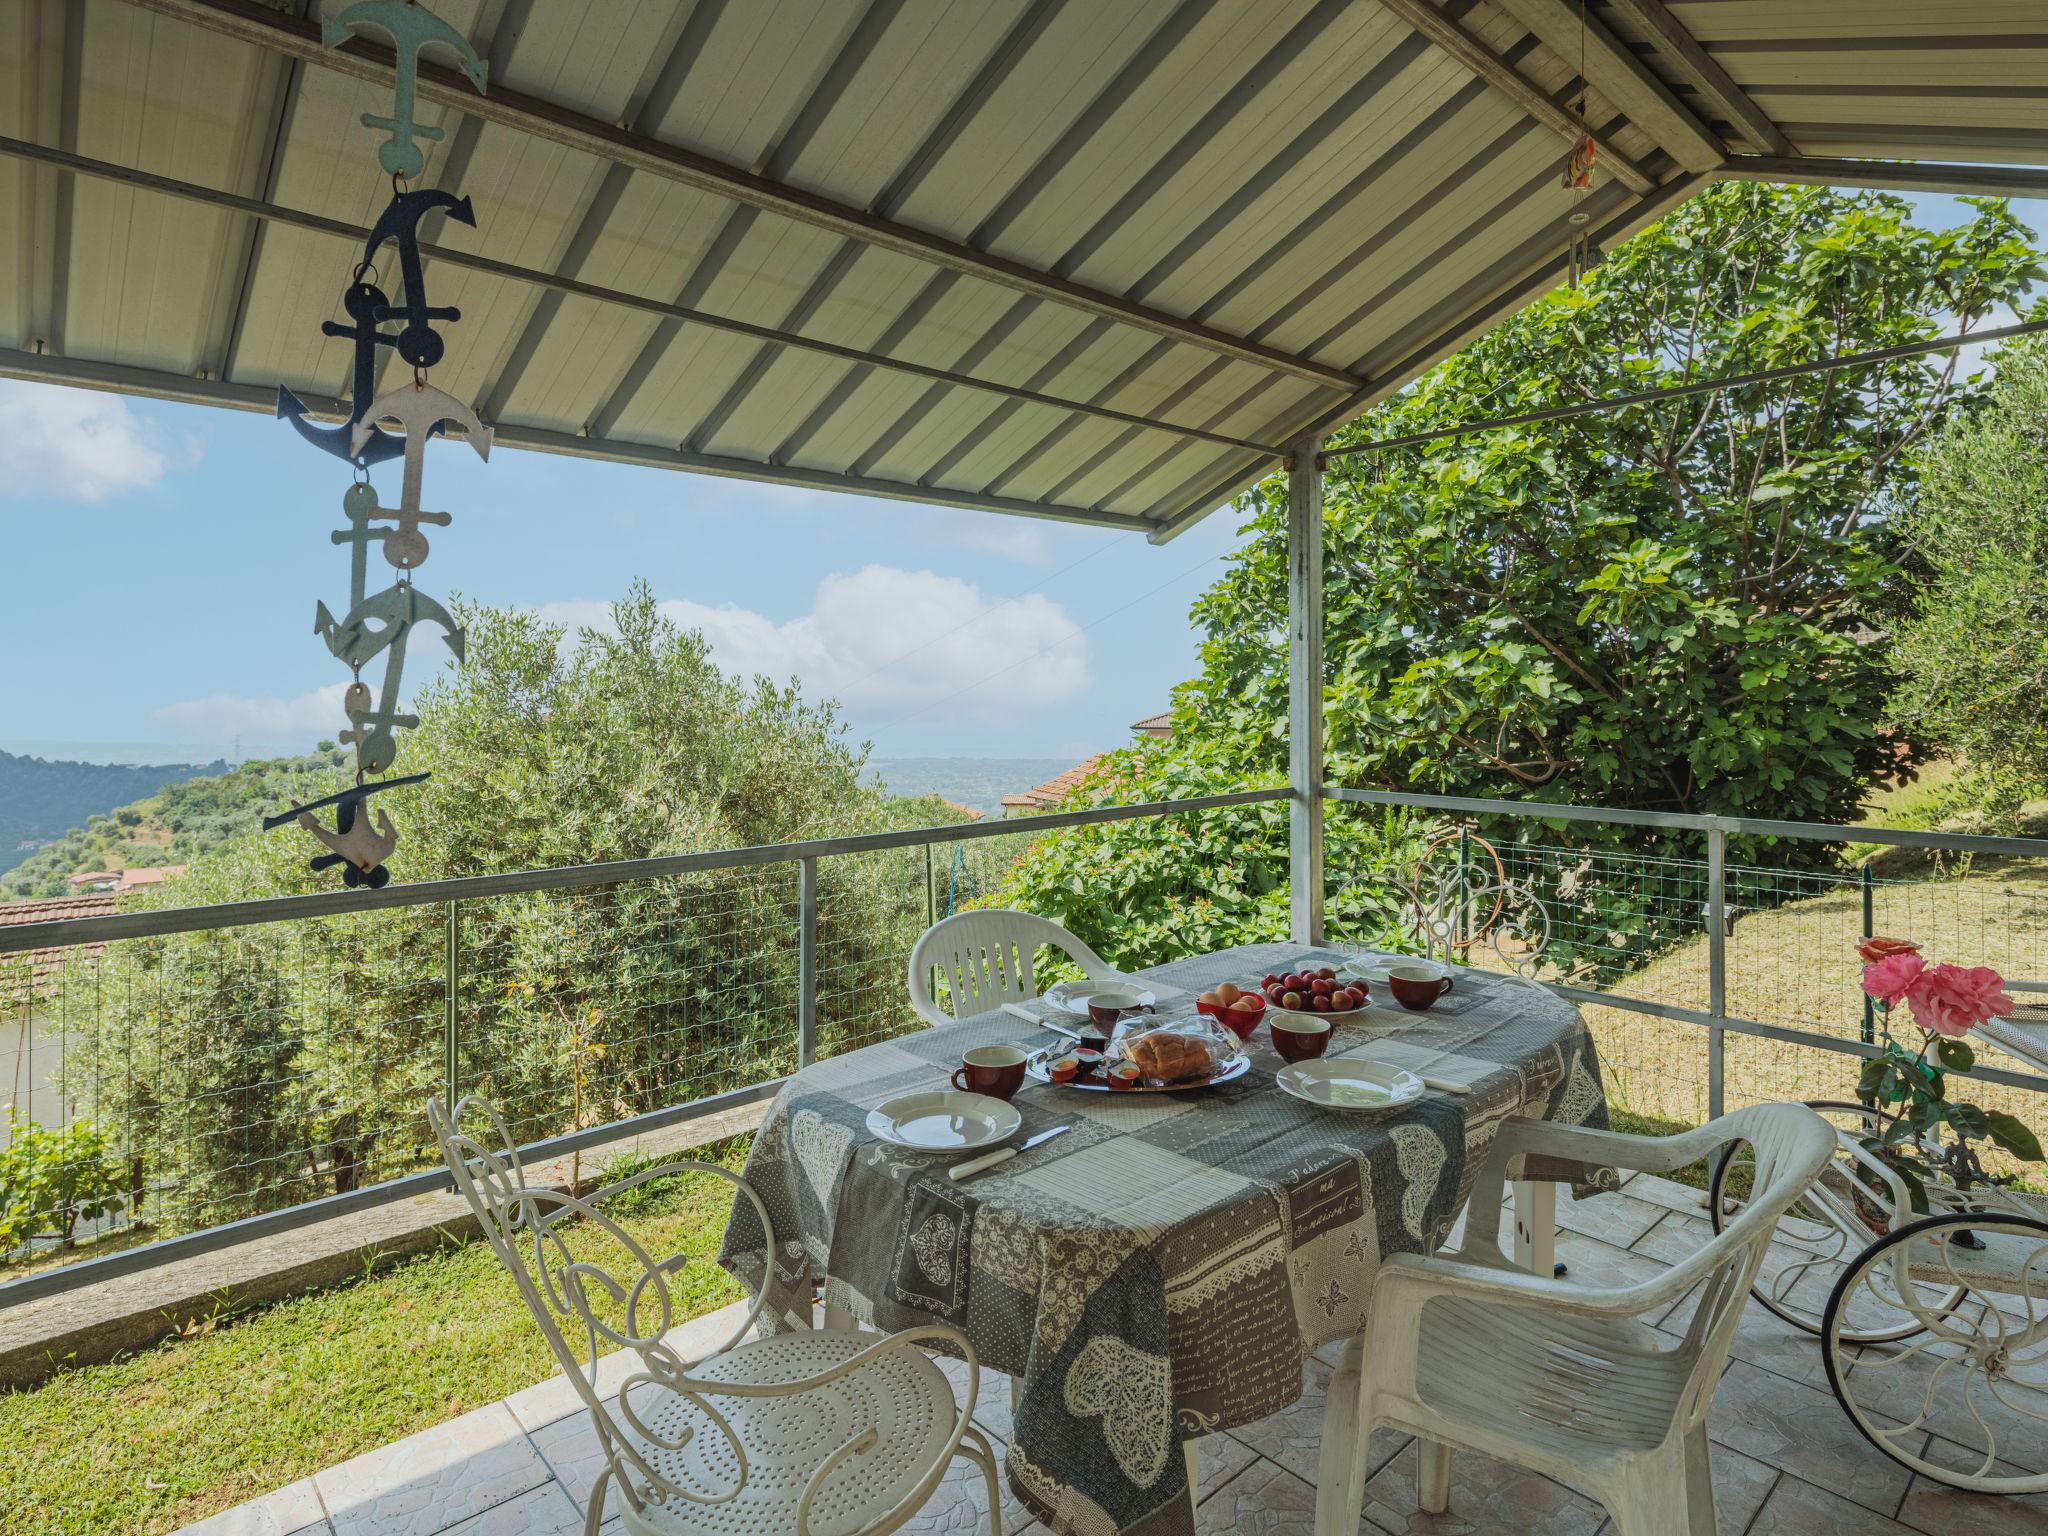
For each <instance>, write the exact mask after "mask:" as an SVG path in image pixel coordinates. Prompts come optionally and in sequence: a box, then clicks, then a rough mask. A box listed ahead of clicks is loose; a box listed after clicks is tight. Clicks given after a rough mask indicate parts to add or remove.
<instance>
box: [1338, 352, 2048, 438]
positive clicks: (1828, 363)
mask: <svg viewBox="0 0 2048 1536" xmlns="http://www.w3.org/2000/svg"><path fill="white" fill-rule="evenodd" d="M2036 331H2048V320H2029V321H2027V322H2026V323H2025V324H2023V325H2007V326H2001V327H1999V328H1998V329H1996V330H1989V331H1975V332H1964V333H1963V334H1961V335H1957V336H1937V337H1935V338H1934V339H1933V340H1931V341H1909V342H1905V343H1903V344H1901V345H1899V346H1896V347H1879V348H1878V349H1877V350H1876V351H1873V352H1851V353H1849V354H1847V355H1845V356H1842V357H1829V358H1823V359H1822V360H1821V361H1819V362H1817V363H1789V364H1787V365H1786V366H1785V367H1783V368H1766V369H1764V370H1762V371H1761V372H1759V373H1731V374H1725V375H1723V376H1722V377H1720V378H1718V379H1700V380H1697V381H1695V382H1693V383H1691V384H1671V385H1667V386H1666V387H1665V388H1663V389H1650V390H1645V391H1643V393H1641V394H1639V395H1619V396H1616V397H1615V398H1614V399H1611V400H1581V401H1579V402H1577V403H1576V404H1574V405H1557V406H1552V407H1550V408H1549V409H1548V410H1542V411H1525V412H1523V413H1522V414H1521V415H1519V416H1493V417H1485V418H1482V419H1480V420H1478V421H1468V422H1465V423H1464V424H1462V425H1460V426H1455V427H1438V428H1436V429H1435V430H1433V431H1429V432H1405V433H1403V434H1402V435H1401V436H1399V437H1382V438H1378V439H1376V440H1375V441H1373V442H1369V443H1357V444H1354V445H1352V446H1351V447H1348V448H1331V449H1329V450H1327V451H1326V452H1325V453H1324V455H1323V457H1324V458H1326V459H1349V458H1355V457H1357V456H1358V455H1360V454H1367V453H1379V452H1381V451H1383V450H1385V449H1388V448H1412V447H1414V446H1415V445H1416V444H1418V443H1435V442H1441V441H1443V439H1445V438H1447V437H1466V436H1469V435H1471V434H1473V433H1477V432H1492V431H1496V430H1497V429H1499V428H1501V427H1526V426H1531V425H1533V424H1535V423H1537V422H1542V421H1563V420H1565V419H1567V418H1569V417H1572V416H1589V415H1591V414H1593V413H1594V412H1595V411H1618V410H1620V409H1622V408H1623V407H1624V406H1630V405H1650V404H1654V403H1655V402H1657V401H1659V400H1681V399H1684V398H1685V397H1686V396H1688V395H1710V394H1714V393H1716V392H1717V391H1720V390H1724V389H1737V388H1740V387H1741V386H1743V385H1745V384H1770V383H1774V382H1776V381H1777V380H1779V379H1796V378H1798V377H1799V376H1800V375H1802V374H1808V373H1827V372H1829V371H1831V370H1833V369H1836V368H1861V367H1863V366H1864V365H1865V364H1868V363H1888V362H1891V361H1893V360H1894V359H1897V358H1902V357H1920V356H1923V355H1924V354H1926V353H1929V352H1943V351H1946V350H1948V349H1949V348H1950V347H1962V346H1970V345H1973V344H1977V343H1983V342H1990V341H2010V340H2011V339H2012V338H2013V337H2015V336H2031V335H2033V334H2034V333H2035V332H2036Z"/></svg>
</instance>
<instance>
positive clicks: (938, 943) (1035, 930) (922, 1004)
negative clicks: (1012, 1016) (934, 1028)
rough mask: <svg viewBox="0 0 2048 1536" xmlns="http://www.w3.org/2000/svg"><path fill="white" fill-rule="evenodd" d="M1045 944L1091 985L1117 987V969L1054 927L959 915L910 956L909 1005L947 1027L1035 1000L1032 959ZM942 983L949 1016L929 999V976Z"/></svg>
mask: <svg viewBox="0 0 2048 1536" xmlns="http://www.w3.org/2000/svg"><path fill="white" fill-rule="evenodd" d="M1041 944H1049V945H1051V946H1052V947H1053V948H1054V949H1057V950H1061V951H1063V952H1065V953H1066V954H1067V955H1068V956H1070V957H1071V958H1072V959H1073V961H1074V962H1075V963H1076V964H1077V965H1079V966H1080V967H1081V969H1082V971H1083V972H1085V973H1086V975H1087V977H1088V979H1089V980H1090V981H1099V982H1103V983H1105V984H1107V983H1109V982H1114V981H1121V980H1122V979H1123V978H1122V977H1120V976H1119V975H1118V974H1117V971H1116V967H1115V966H1113V965H1111V964H1110V963H1109V962H1108V961H1107V960H1105V959H1103V958H1102V956H1100V955H1098V954H1096V953H1095V951H1094V950H1092V949H1090V948H1089V947H1088V946H1087V945H1086V944H1083V943H1082V942H1081V941H1080V940H1079V939H1077V938H1075V937H1074V935H1072V934H1071V933H1069V932H1067V930H1066V929H1064V928H1062V927H1061V926H1060V925H1059V924H1058V923H1055V922H1053V921H1051V920H1050V919H1048V918H1043V917H1039V916H1037V915H1035V914H1033V913H1030V912H1018V911H1014V910H1012V909H1010V908H1007V907H995V908H991V909H989V910H987V911H982V912H962V913H959V914H957V915H956V916H953V917H949V918H945V919H943V920H942V921H940V922H936V923H934V924H932V926H931V927H929V928H927V929H926V930H925V931H924V936H923V937H922V938H920V939H919V940H918V941H917V943H916V945H915V946H914V947H913V948H912V949H911V951H910V1003H911V1006H912V1007H913V1008H915V1009H916V1010H917V1011H918V1013H919V1014H920V1015H922V1016H923V1018H924V1020H925V1022H926V1023H927V1024H950V1023H952V1022H953V1020H954V1019H956V1018H959V1017H960V1016H961V1015H963V1014H970V1013H985V1012H986V1011H988V1010H989V1009H991V1008H1000V1007H1001V1006H1002V1005H1003V1004H1004V1003H1025V1002H1029V1001H1030V1000H1031V999H1032V998H1034V997H1036V996H1038V994H1039V987H1038V983H1037V979H1036V977H1035V976H1034V975H1033V973H1032V961H1031V957H1032V955H1033V953H1035V952H1036V950H1037V949H1038V947H1039V945H1041ZM934 969H937V971H938V972H939V974H940V975H942V976H943V977H945V980H946V992H947V998H948V1001H950V1002H951V1003H952V1005H953V1012H952V1014H951V1015H950V1016H949V1015H948V1014H947V1013H946V1011H945V1010H944V1009H943V1008H941V1007H940V1006H939V1004H938V1001H937V1000H936V999H935V998H934V997H933V996H932V982H931V975H932V971H933V970H934Z"/></svg>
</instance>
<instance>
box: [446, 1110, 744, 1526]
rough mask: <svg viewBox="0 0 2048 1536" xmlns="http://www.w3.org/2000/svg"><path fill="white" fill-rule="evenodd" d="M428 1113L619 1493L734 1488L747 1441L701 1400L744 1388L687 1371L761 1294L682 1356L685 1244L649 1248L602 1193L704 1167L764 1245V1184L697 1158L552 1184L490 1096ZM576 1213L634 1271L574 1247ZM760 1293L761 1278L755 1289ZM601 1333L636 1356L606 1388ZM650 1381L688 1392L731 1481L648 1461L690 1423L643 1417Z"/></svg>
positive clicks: (659, 1499) (708, 1496)
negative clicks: (746, 1209)
mask: <svg viewBox="0 0 2048 1536" xmlns="http://www.w3.org/2000/svg"><path fill="white" fill-rule="evenodd" d="M472 1116H475V1117H480V1118H482V1119H483V1120H485V1121H486V1122H487V1123H488V1125H489V1128H490V1134H489V1136H488V1137H487V1138H486V1137H483V1136H481V1135H472V1134H470V1133H469V1132H468V1131H467V1130H465V1129H463V1123H464V1121H465V1120H467V1119H470V1118H471V1117H472ZM427 1120H428V1123H429V1124H430V1125H431V1126H432V1127H433V1131H434V1136H435V1139H436V1140H437V1141H438V1142H439V1143H440V1146H441V1155H442V1157H443V1158H445V1159H446V1160H447V1164H448V1169H449V1171H450V1172H451V1173H452V1174H453V1175H454V1176H455V1184H456V1187H457V1188H458V1189H460V1190H461V1191H462V1194H463V1198H464V1199H465V1200H467V1201H468V1203H469V1208H470V1210H471V1212H472V1213H473V1214H474V1215H475V1216H476V1219H477V1222H478V1224H479V1225H480V1226H481V1227H482V1228H483V1233H484V1238H485V1240H486V1241H487V1242H488V1243H489V1244H490V1245H491V1249H492V1251H493V1252H494V1253H496V1254H497V1256H498V1258H499V1260H500V1261H501V1262H502V1263H503V1264H504V1266H505V1268H506V1270H507V1271H508V1272H509V1273H510V1274H511V1276H512V1278H513V1281H514V1283H515V1284H516V1285H517V1287H518V1289H519V1294H520V1298H521V1299H522V1300H523V1301H525V1303H526V1307H527V1310H528V1311H529V1312H531V1313H532V1314H533V1320H534V1322H535V1323H536V1324H537V1325H538V1326H539V1328H540V1331H541V1334H542V1336H543V1337H544V1338H546V1340H547V1342H548V1348H549V1349H550V1350H551V1351H552V1352H553V1354H554V1356H555V1359H556V1360H557V1361H558V1362H559V1363H560V1364H561V1366H562V1369H563V1371H564V1372H565V1373H566V1375H567V1376H568V1378H569V1380H570V1381H571V1382H572V1383H574V1385H575V1388H576V1393H577V1396H578V1397H579V1398H581V1399H582V1402H583V1405H584V1407H585V1408H587V1409H588V1410H589V1411H590V1415H591V1420H592V1422H593V1423H594V1424H595V1425H596V1427H597V1433H598V1439H599V1441H600V1443H601V1444H602V1446H603V1448H604V1454H605V1461H606V1467H607V1474H608V1476H609V1477H612V1478H616V1479H617V1481H618V1483H619V1486H620V1488H621V1489H622V1490H623V1491H624V1492H625V1494H626V1497H627V1500H628V1501H629V1502H630V1503H631V1504H632V1505H633V1506H634V1508H636V1509H639V1508H643V1507H645V1506H646V1505H647V1504H649V1503H656V1504H660V1503H666V1502H667V1501H668V1500H670V1499H683V1500H687V1501H689V1502H691V1503H698V1504H716V1503H724V1502H726V1501H728V1500H731V1499H734V1498H737V1497H738V1496H739V1494H740V1491H741V1490H742V1489H743V1488H744V1487H745V1486H746V1480H747V1452H746V1448H745V1446H744V1445H743V1444H742V1443H741V1441H740V1438H739V1436H738V1435H737V1434H735V1433H734V1432H733V1428H732V1425H731V1423H730V1422H729V1421H728V1420H727V1419H726V1417H725V1416H724V1415H723V1414H721V1413H720V1412H719V1411H718V1409H717V1408H715V1407H714V1406H712V1405H711V1404H710V1403H709V1402H707V1401H706V1400H705V1394H707V1393H716V1394H719V1395H724V1396H734V1395H749V1394H748V1393H747V1392H746V1391H745V1390H744V1389H739V1388H736V1387H735V1386H734V1385H733V1384H732V1383H728V1382H698V1381H694V1380H693V1379H692V1378H691V1376H690V1371H691V1369H692V1368H693V1367H694V1366H696V1365H697V1364H699V1363H700V1362H701V1361H703V1360H706V1359H709V1358H711V1357H712V1356H714V1355H719V1354H723V1353H724V1352H725V1351H727V1350H729V1349H731V1348H732V1347H733V1346H734V1345H736V1344H737V1343H738V1342H739V1341H740V1340H741V1339H742V1338H744V1337H745V1336H746V1334H747V1332H748V1330H749V1329H751V1328H752V1327H753V1326H754V1322H755V1319H756V1318H757V1317H758V1316H759V1315H760V1312H761V1306H762V1298H761V1297H756V1299H755V1301H754V1304H753V1306H752V1307H751V1308H749V1309H748V1312H747V1315H746V1317H745V1319H744V1320H743V1321H742V1322H741V1323H740V1325H739V1326H738V1327H737V1328H735V1329H734V1330H733V1332H732V1335H731V1336H730V1337H729V1338H727V1339H726V1340H725V1341H724V1342H722V1343H721V1344H719V1345H718V1346H717V1347H716V1348H714V1349H711V1350H707V1351H705V1353H704V1354H702V1355H699V1356H697V1357H696V1358H695V1359H691V1360H685V1359H683V1358H682V1356H680V1355H679V1354H678V1353H677V1352H676V1351H675V1349H674V1348H673V1346H671V1345H670V1343H669V1342H668V1338H667V1336H668V1334H669V1333H670V1332H671V1331H672V1330H673V1329H674V1328H675V1327H676V1326H677V1325H678V1324H679V1323H680V1322H682V1321H683V1319H681V1318H679V1317H677V1316H676V1308H675V1299H674V1296H673V1295H672V1293H671V1290H670V1284H669V1281H670V1276H671V1275H672V1274H673V1273H674V1272H675V1271H676V1270H677V1269H679V1268H681V1267H682V1265H683V1264H685V1263H687V1262H688V1260H689V1255H687V1254H678V1255H676V1256H674V1257H672V1258H669V1259H666V1260H657V1259H656V1258H655V1257H654V1256H653V1255H652V1254H650V1253H649V1252H648V1251H647V1249H646V1248H645V1247H644V1246H643V1245H642V1244H641V1243H640V1241H639V1240H638V1239H637V1238H635V1237H634V1236H633V1234H632V1233H630V1232H628V1231H627V1230H626V1229H625V1228H624V1227H622V1226H621V1225H619V1223H618V1222H616V1221H614V1220H613V1219H612V1218H611V1217H610V1216H608V1215H607V1214H606V1213H605V1211H604V1210H603V1209H602V1203H603V1202H604V1201H606V1200H608V1199H610V1198H611V1197H612V1196H614V1195H617V1194H620V1193H623V1192H624V1191H626V1190H628V1189H632V1188H635V1187H637V1186H638V1185H641V1184H645V1183H647V1182H648V1181H649V1180H651V1179H655V1178H668V1177H671V1176H673V1175H675V1174H678V1173H703V1174H709V1175H712V1176H713V1177H716V1178H719V1179H723V1180H725V1181H726V1182H727V1183H730V1184H731V1185H733V1186H734V1188H735V1189H736V1190H737V1191H738V1192H739V1195H740V1197H742V1198H744V1199H745V1200H746V1201H748V1202H749V1204H750V1205H751V1206H752V1208H753V1211H754V1214H755V1216H756V1218H757V1219H758V1220H759V1221H760V1223H761V1230H762V1232H763V1233H764V1234H766V1235H767V1237H768V1243H769V1251H770V1252H773V1251H774V1229H773V1227H772V1226H771V1225H770V1224H769V1220H768V1209H767V1207H766V1206H765V1205H763V1204H762V1203H761V1198H760V1196H759V1195H757V1194H755V1193H754V1191H753V1189H752V1188H751V1187H750V1186H749V1185H748V1184H747V1182H746V1180H744V1179H742V1178H741V1177H740V1176H739V1175H738V1174H736V1173H734V1172H733V1171H732V1170H731V1169H729V1168H722V1167H720V1166H719V1165H718V1164H716V1163H703V1162H677V1163H669V1164H665V1165H663V1166H661V1167H658V1168H649V1169H646V1170H643V1171H642V1172H640V1173H637V1174H634V1175H633V1176H631V1177H630V1178H626V1179H621V1180H619V1181H617V1182H616V1183H613V1184H609V1185H606V1186H605V1187H604V1188H602V1189H600V1190H596V1191H594V1192H592V1193H591V1194H589V1195H587V1196H580V1195H577V1194H575V1193H573V1192H569V1191H563V1190H556V1189H549V1188H546V1187H544V1186H538V1185H534V1184H530V1183H528V1182H527V1180H526V1177H525V1170H524V1168H523V1166H522V1165H521V1163H520V1158H519V1149H518V1145H517V1143H516V1142H515V1141H514V1139H513V1137H512V1133H511V1130H510V1129H509V1128H508V1127H507V1126H506V1124H505V1121H504V1117H503V1116H501V1115H500V1114H499V1113H498V1110H497V1108H496V1106H494V1105H492V1104H491V1103H489V1102H488V1101H486V1100H483V1099H479V1098H475V1097H470V1098H465V1099H463V1100H462V1101H461V1102H460V1103H458V1104H457V1105H456V1106H455V1109H454V1111H453V1112H452V1113H450V1112H449V1111H447V1110H445V1109H444V1108H443V1107H442V1105H441V1102H440V1100H439V1099H430V1100H429V1101H428V1103H427ZM572 1222H573V1223H584V1224H587V1228H588V1231H590V1232H601V1233H603V1234H604V1235H605V1236H606V1237H608V1238H610V1239H611V1241H612V1242H613V1243H615V1244H617V1245H618V1247H619V1249H620V1250H621V1251H622V1252H623V1254H624V1255H625V1257H626V1259H627V1260H628V1261H630V1263H631V1266H632V1268H633V1270H634V1271H635V1273H633V1274H632V1275H631V1276H630V1279H621V1278H620V1277H618V1276H615V1275H614V1274H613V1273H612V1272H611V1271H610V1270H608V1269H607V1268H605V1267H604V1266H603V1265H600V1264H597V1263H594V1262H592V1261H590V1260H588V1259H579V1258H578V1257H577V1256H576V1254H575V1253H574V1252H573V1251H572V1250H571V1249H570V1246H569V1243H568V1240H567V1238H566V1236H565V1233H564V1228H565V1227H566V1226H568V1225H569V1224H570V1223H572ZM765 1295H766V1289H765V1287H764V1288H763V1292H762V1296H765ZM594 1297H602V1298H603V1301H602V1303H597V1302H595V1301H594V1300H593V1298H594ZM572 1333H573V1334H574V1335H575V1337H576V1339H577V1340H578V1343H576V1344H572V1343H571V1340H570V1335H571V1334H572ZM579 1344H580V1348H579ZM607 1345H609V1346H610V1347H611V1348H615V1349H630V1350H632V1351H633V1352H634V1354H635V1355H636V1356H637V1357H638V1361H639V1366H640V1368H639V1369H638V1370H635V1371H632V1372H631V1373H629V1374H628V1375H627V1376H626V1378H625V1379H624V1380H623V1381H622V1382H621V1383H620V1384H619V1386H618V1387H617V1389H616V1390H615V1391H613V1392H611V1393H609V1394H607V1393H605V1392H601V1391H600V1390H599V1388H598V1378H597V1367H598V1360H599V1358H600V1356H601V1355H602V1354H603V1353H605V1352H606V1349H605V1346H607ZM648 1387H653V1388H660V1389H663V1390H665V1391H667V1392H671V1393H674V1394H677V1395H679V1396H681V1397H684V1398H686V1399H687V1400H689V1402H690V1403H691V1404H692V1405H694V1406H695V1407H696V1408H697V1409H698V1410H699V1411H700V1412H701V1413H702V1414H703V1415H704V1417H705V1418H706V1419H708V1420H709V1421H710V1423H711V1424H712V1425H713V1426H714V1427H715V1428H716V1429H717V1430H718V1431H719V1433H720V1434H721V1435H722V1436H723V1437H724V1439H725V1442H726V1445H727V1447H728V1449H729V1450H730V1451H731V1454H732V1456H733V1458H734V1460H735V1461H736V1462H737V1465H738V1468H739V1473H738V1477H737V1478H736V1479H735V1481H734V1483H733V1485H732V1486H731V1487H730V1488H724V1489H702V1488H692V1487H687V1486H684V1485H682V1484H680V1483H677V1482H676V1481H674V1480H673V1479H671V1478H670V1477H668V1476H667V1475H666V1474H664V1473H663V1472H662V1471H661V1470H660V1469H659V1468H658V1467H657V1466H656V1465H655V1464H654V1461H653V1460H652V1458H651V1457H650V1455H649V1454H648V1451H649V1450H650V1449H651V1450H657V1451H659V1450H666V1451H680V1450H682V1449H683V1447H684V1445H686V1444H687V1443H688V1442H689V1439H690V1436H691V1433H692V1432H691V1431H687V1430H686V1431H685V1432H684V1434H683V1437H682V1438H681V1439H677V1440H671V1439H669V1438H668V1437H665V1436H664V1435H663V1434H661V1433H660V1432H658V1431H657V1430H656V1429H655V1428H653V1427H652V1426H651V1425H649V1424H648V1423H647V1422H645V1421H644V1419H643V1417H642V1416H641V1414H640V1413H639V1412H637V1411H636V1409H635V1405H634V1401H633V1395H634V1392H635V1390H636V1389H640V1388H648ZM628 1431H630V1433H628ZM636 1436H637V1437H638V1438H637V1439H636V1438H635V1437H636ZM592 1503H593V1507H597V1506H599V1505H601V1503H602V1492H601V1489H600V1491H599V1492H597V1493H593V1495H592Z"/></svg>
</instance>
